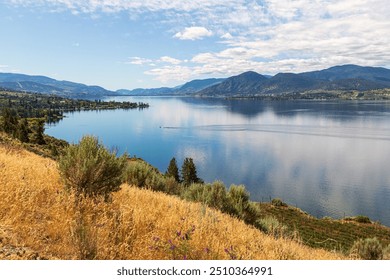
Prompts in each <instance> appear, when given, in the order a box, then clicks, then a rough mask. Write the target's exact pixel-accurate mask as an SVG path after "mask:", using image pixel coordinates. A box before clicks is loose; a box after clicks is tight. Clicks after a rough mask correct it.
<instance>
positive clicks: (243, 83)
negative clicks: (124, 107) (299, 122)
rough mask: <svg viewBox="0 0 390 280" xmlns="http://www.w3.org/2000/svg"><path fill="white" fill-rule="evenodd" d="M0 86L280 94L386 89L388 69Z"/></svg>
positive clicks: (76, 92) (73, 92) (91, 93)
mask: <svg viewBox="0 0 390 280" xmlns="http://www.w3.org/2000/svg"><path fill="white" fill-rule="evenodd" d="M0 88H4V89H10V90H17V91H27V92H37V93H45V94H57V95H61V96H66V97H71V98H96V97H103V96H112V95H135V96H137V95H138V96H139V95H191V96H210V97H232V96H237V97H240V96H259V95H283V94H294V93H302V92H310V91H317V92H318V91H323V92H329V91H355V90H356V91H367V90H375V89H383V88H390V70H389V69H386V68H382V67H362V66H357V65H351V64H350V65H342V66H334V67H331V68H328V69H324V70H320V71H312V72H304V73H298V74H293V73H279V74H277V75H275V76H266V75H261V74H258V73H256V72H253V71H249V72H245V73H242V74H240V75H237V76H233V77H229V78H226V79H204V80H193V81H190V82H188V83H185V84H184V85H181V86H177V87H174V88H169V87H162V88H151V89H141V88H140V89H134V90H126V89H121V90H117V91H116V92H114V91H109V90H106V89H104V88H102V87H99V86H87V85H84V84H79V83H73V82H68V81H58V80H55V79H51V78H48V77H44V76H29V75H23V74H11V73H0Z"/></svg>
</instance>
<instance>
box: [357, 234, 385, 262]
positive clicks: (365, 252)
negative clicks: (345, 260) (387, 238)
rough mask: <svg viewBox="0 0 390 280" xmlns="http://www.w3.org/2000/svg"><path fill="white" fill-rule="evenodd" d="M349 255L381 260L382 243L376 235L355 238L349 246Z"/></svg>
mask: <svg viewBox="0 0 390 280" xmlns="http://www.w3.org/2000/svg"><path fill="white" fill-rule="evenodd" d="M351 255H352V256H356V257H357V258H359V259H363V260H381V259H382V258H383V248H382V244H381V243H380V242H379V241H378V239H377V238H376V237H374V238H366V239H360V240H357V241H355V243H354V244H353V246H352V248H351Z"/></svg>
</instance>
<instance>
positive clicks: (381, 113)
mask: <svg viewBox="0 0 390 280" xmlns="http://www.w3.org/2000/svg"><path fill="white" fill-rule="evenodd" d="M136 101H143V102H147V103H149V104H150V105H151V107H150V108H149V110H147V111H144V112H137V111H135V112H134V111H122V110H118V111H104V112H98V113H96V112H95V113H94V112H80V113H74V114H72V115H69V117H68V118H66V119H65V120H63V121H62V122H61V123H60V124H59V125H57V126H54V127H50V128H48V130H47V132H48V133H49V134H51V135H53V136H55V137H59V138H64V139H66V140H68V141H71V142H72V141H73V142H75V141H78V139H79V138H80V137H81V136H82V135H84V134H94V135H98V136H99V137H100V138H101V139H102V140H103V141H104V142H105V144H106V145H108V146H117V147H118V148H119V150H120V151H122V152H123V151H127V152H129V153H130V154H131V155H137V156H140V157H143V158H144V159H146V160H147V161H149V162H151V163H152V164H153V165H155V166H157V167H158V168H159V169H160V170H161V171H165V169H166V168H167V165H168V162H169V160H170V159H171V158H172V157H173V156H175V157H176V158H177V160H178V162H182V160H183V159H184V158H185V157H192V158H194V161H195V163H196V165H197V167H198V173H199V175H200V177H202V178H203V179H205V180H206V181H213V180H216V179H220V180H223V181H224V182H225V184H226V185H230V184H231V183H236V184H241V183H243V184H245V185H246V186H247V188H248V189H249V191H250V193H251V197H252V199H253V200H258V201H265V200H269V197H280V198H282V199H283V200H285V201H287V202H288V203H290V204H293V205H296V206H298V207H301V208H302V209H304V210H305V211H307V212H309V213H311V214H313V215H315V216H318V217H322V216H332V217H342V216H344V215H359V214H363V215H368V216H370V217H372V218H373V219H375V220H381V221H382V222H383V223H385V224H387V225H390V204H388V201H389V200H390V174H389V172H387V167H388V166H389V164H390V142H389V140H390V122H389V120H390V113H389V112H390V107H389V105H390V104H389V103H383V102H382V103H375V102H297V101H294V102H280V101H279V102H270V101H255V100H222V99H196V98H182V99H177V98H147V99H146V100H145V99H143V100H139V99H137V100H136Z"/></svg>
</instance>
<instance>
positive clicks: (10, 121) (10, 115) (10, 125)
mask: <svg viewBox="0 0 390 280" xmlns="http://www.w3.org/2000/svg"><path fill="white" fill-rule="evenodd" d="M1 116H2V122H1V128H2V130H3V131H4V132H5V133H7V134H10V135H12V136H15V134H16V129H17V126H18V119H19V117H18V114H17V112H16V111H15V110H11V109H9V108H4V109H3V110H2V112H1Z"/></svg>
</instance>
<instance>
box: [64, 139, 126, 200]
mask: <svg viewBox="0 0 390 280" xmlns="http://www.w3.org/2000/svg"><path fill="white" fill-rule="evenodd" d="M126 164H127V155H126V154H125V155H123V156H121V157H119V158H118V157H117V156H116V153H115V152H112V153H111V152H109V151H108V150H107V149H106V148H105V147H104V146H103V145H102V144H101V143H100V142H99V141H98V139H97V138H96V137H93V136H84V137H83V138H82V139H81V140H80V143H79V144H77V145H70V146H69V147H67V148H66V149H65V152H64V155H63V156H62V157H61V158H60V160H59V169H60V173H61V175H62V177H63V179H64V181H65V184H66V186H67V187H68V188H70V189H74V190H76V192H77V193H78V194H80V193H85V194H87V195H89V196H93V195H104V196H105V197H106V198H108V195H109V194H110V193H111V192H114V191H118V190H119V188H120V187H119V186H120V184H121V183H122V179H123V172H124V170H125V167H126Z"/></svg>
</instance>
